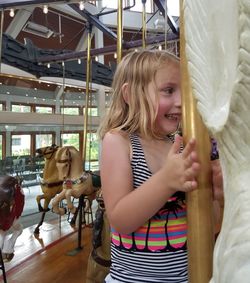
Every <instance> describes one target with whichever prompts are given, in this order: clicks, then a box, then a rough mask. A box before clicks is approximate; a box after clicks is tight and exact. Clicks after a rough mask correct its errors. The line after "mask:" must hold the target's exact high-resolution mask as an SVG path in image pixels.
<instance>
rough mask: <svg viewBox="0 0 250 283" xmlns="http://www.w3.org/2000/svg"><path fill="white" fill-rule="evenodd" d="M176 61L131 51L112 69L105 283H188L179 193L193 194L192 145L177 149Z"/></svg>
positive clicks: (104, 130)
mask: <svg viewBox="0 0 250 283" xmlns="http://www.w3.org/2000/svg"><path fill="white" fill-rule="evenodd" d="M180 121H181V94H180V66H179V60H178V59H177V58H176V57H175V56H174V55H171V54H169V53H167V52H166V51H156V50H154V51H141V52H132V53H129V54H128V55H127V56H125V57H124V58H123V60H122V61H121V63H120V64H119V65H118V67H117V70H116V73H115V76H114V79H113V99H112V102H111V107H110V110H109V112H108V114H107V116H106V117H105V119H104V121H103V123H102V125H101V128H100V136H101V138H102V139H103V143H102V155H101V180H102V190H103V198H104V202H105V207H106V211H107V215H108V219H109V222H110V226H111V231H112V238H111V261H112V265H111V268H110V274H109V275H108V276H107V278H106V279H105V280H106V281H105V282H107V283H109V282H130V283H135V282H136V283H137V282H144V283H145V282H150V283H153V282H161V283H162V282H168V283H169V282H187V280H188V279H187V278H188V277H187V247H186V232H187V231H186V230H187V227H186V206H185V193H186V192H189V191H192V190H194V189H196V188H197V182H196V176H197V174H198V173H199V170H200V164H199V161H198V158H197V153H196V150H195V140H194V139H192V140H190V141H189V142H188V143H187V144H186V146H185V148H184V149H183V150H182V149H181V144H182V140H181V137H180V136H178V135H176V136H175V138H174V142H173V138H172V137H173V133H175V132H176V130H177V129H178V125H179V124H180Z"/></svg>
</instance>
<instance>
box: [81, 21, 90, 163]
mask: <svg viewBox="0 0 250 283" xmlns="http://www.w3.org/2000/svg"><path fill="white" fill-rule="evenodd" d="M87 28H88V47H87V70H86V97H85V113H84V132H83V151H82V159H83V166H84V168H85V161H86V148H87V129H88V117H89V115H88V114H89V113H88V112H89V93H90V91H89V85H90V67H91V56H90V49H91V32H92V26H91V25H90V24H89V23H88V25H87Z"/></svg>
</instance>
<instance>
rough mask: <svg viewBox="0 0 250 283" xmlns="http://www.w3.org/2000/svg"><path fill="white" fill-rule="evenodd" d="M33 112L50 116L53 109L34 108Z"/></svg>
mask: <svg viewBox="0 0 250 283" xmlns="http://www.w3.org/2000/svg"><path fill="white" fill-rule="evenodd" d="M35 111H36V112H37V113H43V114H51V113H53V108H52V107H50V106H35Z"/></svg>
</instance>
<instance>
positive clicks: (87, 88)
mask: <svg viewBox="0 0 250 283" xmlns="http://www.w3.org/2000/svg"><path fill="white" fill-rule="evenodd" d="M87 29H88V39H87V40H88V47H87V67H86V96H85V112H84V125H83V127H84V130H83V152H82V166H83V168H84V171H85V162H86V148H87V132H88V131H87V130H88V116H89V115H88V114H89V113H88V112H89V93H90V91H89V84H90V66H91V57H90V49H91V32H92V25H91V24H90V23H87ZM83 206H84V196H83V195H81V196H80V198H79V212H78V213H79V225H78V227H79V228H78V249H81V248H82V247H81V241H82V229H81V227H82V213H83Z"/></svg>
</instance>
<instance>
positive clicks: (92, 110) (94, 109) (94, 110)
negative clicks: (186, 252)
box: [84, 107, 98, 117]
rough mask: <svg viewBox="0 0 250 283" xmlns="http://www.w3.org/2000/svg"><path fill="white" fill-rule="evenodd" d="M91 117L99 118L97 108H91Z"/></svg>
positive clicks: (89, 112)
mask: <svg viewBox="0 0 250 283" xmlns="http://www.w3.org/2000/svg"><path fill="white" fill-rule="evenodd" d="M84 114H85V108H84ZM88 114H89V117H91V116H92V117H97V116H98V108H97V107H91V108H89V109H88Z"/></svg>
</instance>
